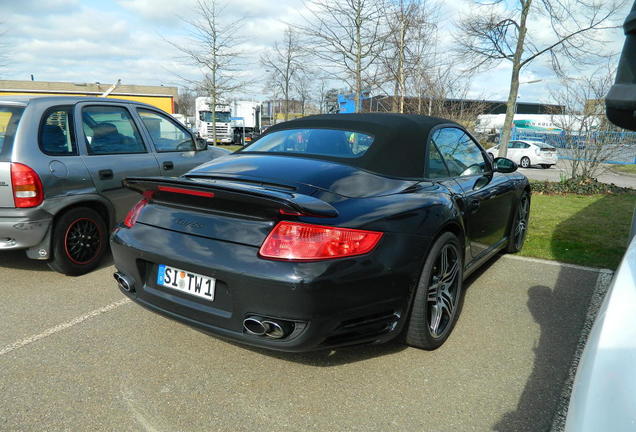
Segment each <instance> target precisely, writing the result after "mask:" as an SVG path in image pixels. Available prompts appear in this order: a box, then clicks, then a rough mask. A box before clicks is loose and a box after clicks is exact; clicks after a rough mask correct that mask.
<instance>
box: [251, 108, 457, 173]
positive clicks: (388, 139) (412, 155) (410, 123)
mask: <svg viewBox="0 0 636 432" xmlns="http://www.w3.org/2000/svg"><path fill="white" fill-rule="evenodd" d="M439 125H448V126H456V127H460V128H461V126H460V125H459V124H457V123H455V122H453V121H451V120H446V119H442V118H437V117H427V116H421V115H415V114H385V113H362V114H322V115H314V116H309V117H303V118H299V119H296V120H291V121H287V122H284V123H279V124H277V125H274V126H272V127H270V128H269V129H267V132H266V135H267V134H270V133H272V132H276V131H280V130H288V129H305V128H307V129H315V128H321V129H342V130H347V131H354V132H363V133H367V134H369V135H373V136H374V138H375V139H374V142H373V145H372V146H371V147H370V148H369V150H367V152H366V153H365V154H364V155H362V156H361V157H358V158H354V159H351V158H336V157H328V156H313V155H312V157H316V158H320V159H328V160H334V161H337V162H342V163H345V164H347V165H353V166H357V167H360V168H362V169H365V170H368V171H372V172H376V173H378V174H382V175H387V176H391V177H403V178H404V177H406V178H420V177H422V176H423V173H424V158H425V155H426V140H427V138H428V136H429V134H430V132H431V130H432V129H433V128H435V127H436V126H439ZM462 129H463V128H462ZM245 150H246V151H249V147H248V148H246V149H245Z"/></svg>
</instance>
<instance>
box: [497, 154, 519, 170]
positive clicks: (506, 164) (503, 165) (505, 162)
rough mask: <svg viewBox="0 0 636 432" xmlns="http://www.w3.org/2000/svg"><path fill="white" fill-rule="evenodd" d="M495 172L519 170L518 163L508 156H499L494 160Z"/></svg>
mask: <svg viewBox="0 0 636 432" xmlns="http://www.w3.org/2000/svg"><path fill="white" fill-rule="evenodd" d="M492 167H493V169H494V170H495V172H500V173H511V172H515V171H517V164H516V163H514V162H513V161H511V160H510V159H507V158H502V157H498V158H495V160H493V161H492Z"/></svg>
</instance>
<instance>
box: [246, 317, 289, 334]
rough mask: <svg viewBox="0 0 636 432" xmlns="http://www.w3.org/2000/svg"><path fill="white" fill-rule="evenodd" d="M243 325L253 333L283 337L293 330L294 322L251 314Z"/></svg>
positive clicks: (248, 331)
mask: <svg viewBox="0 0 636 432" xmlns="http://www.w3.org/2000/svg"><path fill="white" fill-rule="evenodd" d="M243 327H244V328H245V330H246V331H247V333H249V334H251V335H255V336H267V337H270V338H272V339H282V338H284V337H285V336H288V335H289V334H290V333H291V332H292V330H293V329H294V324H293V323H291V322H288V321H279V320H274V319H271V318H263V317H258V316H250V317H247V318H245V320H244V321H243Z"/></svg>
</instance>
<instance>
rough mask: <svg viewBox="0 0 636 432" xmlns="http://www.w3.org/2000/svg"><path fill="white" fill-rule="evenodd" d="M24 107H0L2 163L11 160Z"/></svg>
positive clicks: (0, 154)
mask: <svg viewBox="0 0 636 432" xmlns="http://www.w3.org/2000/svg"><path fill="white" fill-rule="evenodd" d="M23 111H24V107H16V106H6V105H5V106H3V105H0V161H7V160H9V153H10V152H11V147H12V146H13V139H14V137H15V131H16V129H17V127H18V122H19V121H20V117H21V116H22V112H23Z"/></svg>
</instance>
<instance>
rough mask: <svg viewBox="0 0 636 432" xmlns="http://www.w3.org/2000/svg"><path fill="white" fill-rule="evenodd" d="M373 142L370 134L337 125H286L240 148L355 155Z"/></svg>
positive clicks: (279, 151) (257, 150)
mask: <svg viewBox="0 0 636 432" xmlns="http://www.w3.org/2000/svg"><path fill="white" fill-rule="evenodd" d="M372 144H373V136H372V135H368V134H365V133H362V132H355V131H347V130H338V129H288V130H280V131H276V132H272V133H270V134H267V135H265V136H263V137H262V138H260V139H259V140H258V141H255V142H254V143H253V144H252V145H250V146H248V147H246V148H245V149H243V150H242V151H245V152H262V153H292V154H301V155H302V154H306V155H315V156H329V157H335V158H357V157H360V156H362V155H364V154H365V153H366V152H367V150H369V147H371V145H372Z"/></svg>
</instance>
